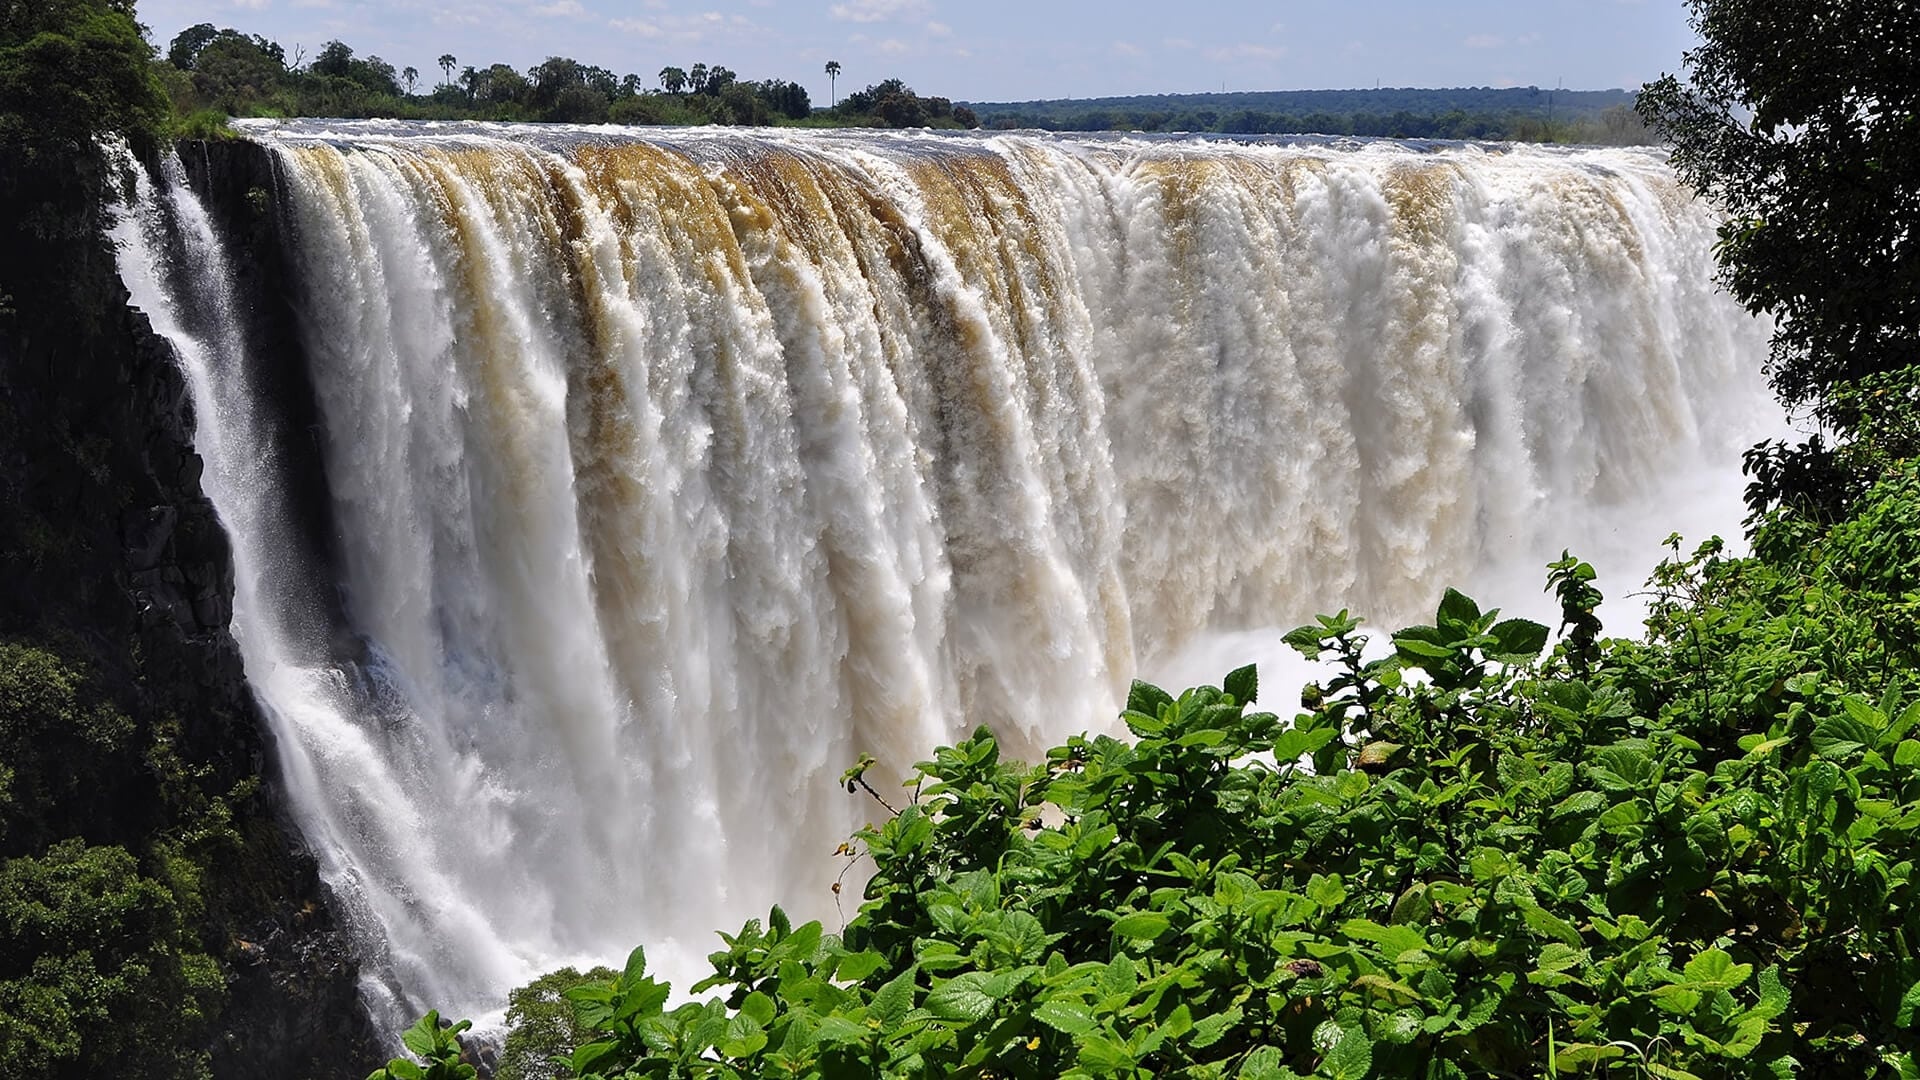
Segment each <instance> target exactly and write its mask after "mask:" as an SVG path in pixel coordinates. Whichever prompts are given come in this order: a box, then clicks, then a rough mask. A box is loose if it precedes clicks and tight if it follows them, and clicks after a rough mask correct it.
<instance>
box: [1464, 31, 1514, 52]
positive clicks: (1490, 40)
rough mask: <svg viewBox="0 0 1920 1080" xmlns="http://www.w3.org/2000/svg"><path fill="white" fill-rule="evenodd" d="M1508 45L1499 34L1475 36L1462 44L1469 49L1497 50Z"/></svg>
mask: <svg viewBox="0 0 1920 1080" xmlns="http://www.w3.org/2000/svg"><path fill="white" fill-rule="evenodd" d="M1506 43H1507V39H1506V38H1503V37H1501V36H1500V35H1499V34H1475V35H1473V36H1472V37H1469V38H1468V39H1467V40H1465V41H1463V42H1461V43H1460V44H1462V45H1465V46H1466V47H1467V48H1469V49H1497V48H1499V47H1500V46H1502V45H1505V44H1506Z"/></svg>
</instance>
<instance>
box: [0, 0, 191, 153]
mask: <svg viewBox="0 0 1920 1080" xmlns="http://www.w3.org/2000/svg"><path fill="white" fill-rule="evenodd" d="M152 57H153V50H152V48H151V47H150V46H148V45H147V43H146V41H145V39H143V38H142V37H141V36H140V28H139V26H138V24H136V23H135V22H134V19H133V2H132V0H0V146H6V147H12V148H14V149H16V150H19V151H23V152H24V153H25V154H26V155H27V156H28V157H29V158H32V157H37V156H39V155H43V154H44V155H80V154H85V153H88V152H90V151H91V148H92V143H93V140H94V139H95V138H96V137H98V136H101V135H105V134H108V133H117V134H120V135H124V136H126V137H128V138H129V139H131V140H133V141H134V142H135V143H136V144H141V143H151V141H152V140H154V139H156V138H157V137H158V136H159V134H160V133H161V131H162V130H163V129H164V128H165V126H166V120H167V99H166V97H165V96H164V94H163V93H162V91H161V88H160V84H159V82H158V81H157V80H156V79H155V77H154V74H153V71H152V67H151V61H152Z"/></svg>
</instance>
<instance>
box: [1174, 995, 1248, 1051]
mask: <svg viewBox="0 0 1920 1080" xmlns="http://www.w3.org/2000/svg"><path fill="white" fill-rule="evenodd" d="M1244 1015H1245V1013H1243V1012H1242V1011H1241V1009H1240V1006H1238V1005H1233V1006H1230V1007H1228V1008H1227V1009H1226V1010H1225V1011H1224V1012H1216V1013H1210V1014H1208V1015H1206V1016H1203V1017H1201V1018H1200V1019H1198V1020H1196V1021H1194V1024H1193V1038H1191V1039H1189V1040H1187V1041H1188V1043H1189V1044H1190V1045H1192V1046H1193V1048H1194V1049H1196V1050H1202V1049H1205V1048H1207V1047H1209V1046H1212V1045H1213V1044H1214V1043H1217V1042H1219V1041H1220V1040H1221V1039H1222V1038H1223V1037H1225V1035H1226V1033H1227V1032H1228V1031H1230V1030H1232V1029H1233V1026H1234V1025H1235V1024H1238V1023H1239V1022H1240V1020H1241V1017H1243V1016H1244Z"/></svg>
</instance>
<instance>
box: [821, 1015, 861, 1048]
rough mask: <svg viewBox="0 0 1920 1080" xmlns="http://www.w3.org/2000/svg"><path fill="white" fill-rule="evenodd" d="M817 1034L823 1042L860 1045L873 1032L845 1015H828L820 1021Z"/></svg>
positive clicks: (837, 1044) (839, 1044)
mask: <svg viewBox="0 0 1920 1080" xmlns="http://www.w3.org/2000/svg"><path fill="white" fill-rule="evenodd" d="M814 1034H815V1036H816V1037H817V1038H818V1039H819V1040H820V1041H821V1042H823V1043H831V1044H834V1045H836V1046H846V1045H858V1044H861V1043H864V1042H866V1041H867V1039H868V1038H870V1037H871V1035H872V1033H871V1032H869V1031H868V1030H867V1029H866V1028H864V1027H861V1026H860V1025H859V1024H856V1023H854V1022H853V1021H851V1020H849V1019H847V1018H846V1017H844V1016H828V1017H824V1018H822V1019H821V1021H820V1026H819V1027H818V1028H817V1029H815V1032H814Z"/></svg>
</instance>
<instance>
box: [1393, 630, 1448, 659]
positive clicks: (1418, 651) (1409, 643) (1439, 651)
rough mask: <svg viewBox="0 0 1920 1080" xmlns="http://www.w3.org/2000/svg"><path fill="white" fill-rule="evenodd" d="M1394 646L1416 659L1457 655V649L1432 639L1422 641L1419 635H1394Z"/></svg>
mask: <svg viewBox="0 0 1920 1080" xmlns="http://www.w3.org/2000/svg"><path fill="white" fill-rule="evenodd" d="M1393 647H1394V648H1396V649H1398V650H1400V652H1401V653H1403V654H1405V655H1406V656H1407V657H1409V658H1410V659H1412V660H1415V661H1419V660H1451V659H1453V657H1454V656H1455V655H1456V650H1454V649H1449V648H1447V647H1446V646H1445V645H1435V644H1434V643H1433V642H1431V641H1422V640H1421V639H1419V638H1417V637H1402V636H1400V635H1398V634H1396V635H1394V638H1393Z"/></svg>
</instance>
